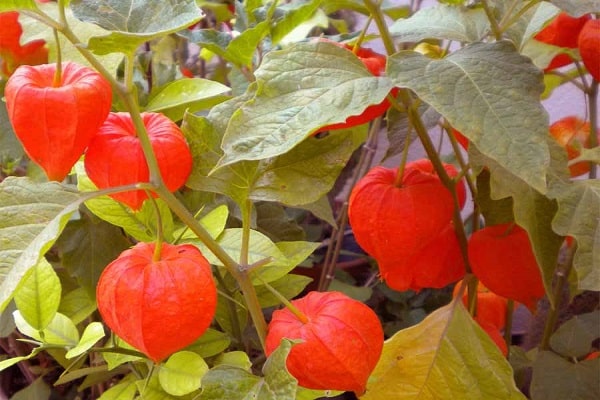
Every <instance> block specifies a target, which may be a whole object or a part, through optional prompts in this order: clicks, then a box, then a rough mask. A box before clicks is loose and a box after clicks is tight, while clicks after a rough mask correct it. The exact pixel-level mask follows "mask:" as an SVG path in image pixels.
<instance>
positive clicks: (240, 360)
mask: <svg viewBox="0 0 600 400" xmlns="http://www.w3.org/2000/svg"><path fill="white" fill-rule="evenodd" d="M217 365H228V366H230V367H237V368H242V369H244V370H246V371H250V370H251V369H252V361H250V357H248V354H246V353H245V352H243V351H239V350H238V351H228V352H227V353H223V354H220V355H219V356H218V357H217V358H216V359H215V361H214V366H217Z"/></svg>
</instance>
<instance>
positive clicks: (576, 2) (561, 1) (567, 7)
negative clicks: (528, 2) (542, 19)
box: [550, 0, 600, 17]
mask: <svg viewBox="0 0 600 400" xmlns="http://www.w3.org/2000/svg"><path fill="white" fill-rule="evenodd" d="M550 2H551V3H553V4H554V5H555V6H557V7H559V8H561V9H562V10H563V11H566V12H567V13H568V14H570V15H572V16H573V17H581V16H582V15H583V14H589V13H595V12H598V10H600V1H599V0H550Z"/></svg>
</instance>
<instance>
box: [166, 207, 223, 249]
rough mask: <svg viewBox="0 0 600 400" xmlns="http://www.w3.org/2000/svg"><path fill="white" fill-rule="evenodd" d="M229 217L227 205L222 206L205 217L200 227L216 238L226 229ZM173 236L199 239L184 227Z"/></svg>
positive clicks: (201, 220)
mask: <svg viewBox="0 0 600 400" xmlns="http://www.w3.org/2000/svg"><path fill="white" fill-rule="evenodd" d="M228 216H229V209H228V208H227V206H226V205H220V206H218V207H217V208H215V209H214V210H212V211H211V212H209V213H208V214H206V215H205V216H204V217H202V218H201V219H200V221H199V222H200V225H202V226H203V227H204V229H206V230H207V231H208V233H210V236H212V237H213V238H216V237H217V236H219V235H220V234H221V233H222V232H223V230H224V229H225V224H226V223H227V217H228ZM173 236H175V237H176V238H179V237H180V238H181V239H184V240H185V239H197V236H196V234H195V233H194V232H192V231H191V230H190V229H188V228H187V227H183V228H180V229H177V230H176V231H175V232H174V233H173Z"/></svg>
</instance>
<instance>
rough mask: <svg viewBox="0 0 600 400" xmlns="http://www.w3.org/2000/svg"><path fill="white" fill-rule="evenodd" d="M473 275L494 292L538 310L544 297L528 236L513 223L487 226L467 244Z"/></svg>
mask: <svg viewBox="0 0 600 400" xmlns="http://www.w3.org/2000/svg"><path fill="white" fill-rule="evenodd" d="M468 253H469V262H470V264H471V268H472V269H473V273H474V274H475V276H477V278H479V280H480V281H481V283H482V284H484V285H485V286H486V287H487V288H488V289H489V290H491V291H492V292H494V293H496V294H498V295H500V296H503V297H506V298H509V299H513V300H515V301H518V302H520V303H523V304H524V305H525V306H527V307H528V308H529V309H531V310H535V308H536V304H537V302H538V300H540V299H541V298H542V297H543V296H544V294H545V290H544V284H543V282H542V275H541V272H540V268H539V267H538V264H537V261H536V259H535V256H534V254H533V250H532V248H531V242H530V241H529V236H528V235H527V232H526V231H525V230H524V229H523V228H521V227H520V226H518V225H516V224H514V223H508V224H500V225H493V226H486V227H485V228H483V229H480V230H478V231H475V232H474V233H473V234H472V235H471V237H470V238H469V243H468Z"/></svg>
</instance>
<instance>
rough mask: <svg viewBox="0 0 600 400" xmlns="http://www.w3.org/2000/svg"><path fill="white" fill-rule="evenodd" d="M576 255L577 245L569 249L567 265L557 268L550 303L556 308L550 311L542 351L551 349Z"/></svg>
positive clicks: (541, 345) (541, 344) (541, 346)
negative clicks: (551, 340) (574, 255)
mask: <svg viewBox="0 0 600 400" xmlns="http://www.w3.org/2000/svg"><path fill="white" fill-rule="evenodd" d="M574 253H575V244H573V246H572V247H571V248H569V251H568V256H567V262H566V264H565V265H564V266H562V265H559V266H557V268H556V283H555V285H554V291H553V292H552V300H554V301H551V302H550V304H551V305H552V304H554V306H553V307H552V306H551V307H550V311H549V312H548V317H547V319H546V325H545V327H544V336H543V337H542V341H541V343H540V350H549V349H550V338H551V337H552V334H553V333H554V329H555V327H556V322H557V321H558V314H559V310H560V306H561V303H562V300H563V291H564V290H565V285H566V283H567V281H568V279H569V274H570V273H571V269H572V267H573V254H574ZM561 267H562V268H561Z"/></svg>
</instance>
